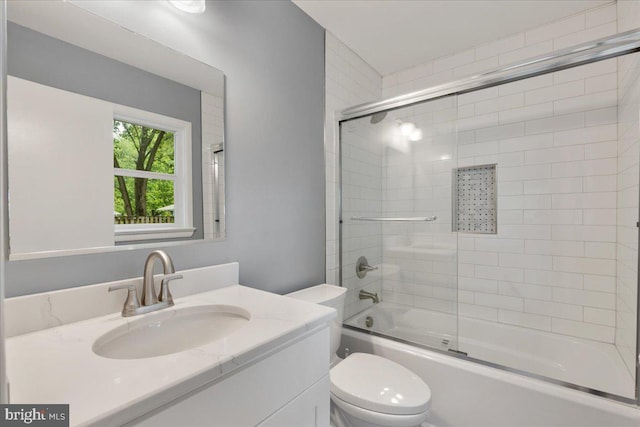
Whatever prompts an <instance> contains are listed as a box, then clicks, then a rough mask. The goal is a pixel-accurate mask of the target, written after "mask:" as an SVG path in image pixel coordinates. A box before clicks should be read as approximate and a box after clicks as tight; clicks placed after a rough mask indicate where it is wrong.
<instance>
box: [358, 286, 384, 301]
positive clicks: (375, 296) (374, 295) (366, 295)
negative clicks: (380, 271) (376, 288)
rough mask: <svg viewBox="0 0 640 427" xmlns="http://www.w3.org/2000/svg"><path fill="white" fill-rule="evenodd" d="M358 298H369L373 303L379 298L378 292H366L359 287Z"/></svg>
mask: <svg viewBox="0 0 640 427" xmlns="http://www.w3.org/2000/svg"><path fill="white" fill-rule="evenodd" d="M358 298H360V299H370V300H372V301H373V303H374V304H377V303H379V302H380V298H378V293H373V292H367V291H365V290H364V289H360V293H359V294H358Z"/></svg>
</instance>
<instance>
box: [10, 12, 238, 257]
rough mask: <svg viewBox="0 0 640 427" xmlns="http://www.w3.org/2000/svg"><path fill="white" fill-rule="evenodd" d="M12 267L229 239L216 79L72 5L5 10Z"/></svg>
mask: <svg viewBox="0 0 640 427" xmlns="http://www.w3.org/2000/svg"><path fill="white" fill-rule="evenodd" d="M7 14H8V21H9V22H8V40H7V43H8V79H7V80H8V82H7V122H8V152H9V153H8V159H9V167H8V169H9V171H8V173H9V180H8V185H9V240H10V256H9V259H10V260H21V259H33V258H43V257H51V256H63V255H76V254H86V253H95V252H104V251H114V250H123V249H130V248H132V247H140V245H144V244H146V245H152V246H163V245H167V244H179V243H175V242H185V241H194V240H219V239H223V238H224V237H225V220H224V207H225V203H224V202H225V191H224V183H225V179H224V175H225V170H224V166H225V162H224V141H223V139H224V74H223V73H222V72H221V71H220V70H217V69H215V68H213V67H211V66H209V65H206V64H204V63H202V62H199V61H197V60H195V59H193V58H189V57H187V56H185V55H184V54H182V53H179V52H176V51H174V50H171V49H170V48H167V47H165V46H162V45H160V44H159V43H157V42H154V41H152V40H149V39H147V38H145V37H143V36H140V35H139V34H136V33H134V32H132V31H130V30H127V29H125V28H123V27H121V26H119V25H116V24H114V23H112V22H110V21H107V20H105V19H103V18H101V17H98V16H96V15H93V14H91V13H89V12H87V11H85V10H84V9H83V8H81V7H79V6H77V5H74V4H73V3H71V2H8V7H7Z"/></svg>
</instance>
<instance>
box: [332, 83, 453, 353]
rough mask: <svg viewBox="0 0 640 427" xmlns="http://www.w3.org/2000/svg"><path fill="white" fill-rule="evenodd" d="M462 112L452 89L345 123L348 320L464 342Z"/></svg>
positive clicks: (398, 334)
mask: <svg viewBox="0 0 640 427" xmlns="http://www.w3.org/2000/svg"><path fill="white" fill-rule="evenodd" d="M456 120H457V97H456V96H449V97H445V98H440V99H436V100H432V101H428V102H422V103H419V104H415V105H411V106H408V107H404V108H400V109H396V110H391V111H387V112H382V113H376V114H373V115H370V116H366V117H361V118H357V119H353V120H349V121H344V122H342V123H341V125H340V132H341V171H342V193H341V203H342V215H341V242H342V246H341V278H342V285H343V286H345V287H347V288H348V294H347V295H348V297H347V306H346V310H345V318H346V319H347V321H346V322H345V323H346V324H347V325H351V326H354V327H357V328H360V329H364V330H368V331H372V332H374V333H379V334H382V335H385V336H392V337H394V338H395V339H399V340H403V341H408V342H411V343H414V344H418V345H422V346H428V347H432V348H437V349H443V350H455V349H457V329H458V326H457V325H458V321H457V310H458V304H457V238H456V233H454V232H453V231H452V214H453V208H452V206H453V203H452V197H453V191H452V190H453V188H452V185H453V179H452V178H453V175H452V172H453V170H454V169H455V168H456ZM362 257H364V259H363V258H362ZM363 262H364V263H365V265H363ZM376 295H377V296H376Z"/></svg>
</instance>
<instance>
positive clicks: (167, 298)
mask: <svg viewBox="0 0 640 427" xmlns="http://www.w3.org/2000/svg"><path fill="white" fill-rule="evenodd" d="M176 279H182V274H175V273H174V274H165V275H164V276H163V277H162V283H161V284H160V301H162V302H166V303H168V304H169V305H170V306H171V305H173V296H172V295H171V291H170V290H169V282H170V281H172V280H176Z"/></svg>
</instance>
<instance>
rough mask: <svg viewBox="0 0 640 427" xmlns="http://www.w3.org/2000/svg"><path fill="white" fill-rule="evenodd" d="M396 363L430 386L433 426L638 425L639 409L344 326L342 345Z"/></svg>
mask: <svg viewBox="0 0 640 427" xmlns="http://www.w3.org/2000/svg"><path fill="white" fill-rule="evenodd" d="M345 347H348V348H349V351H350V352H352V353H353V352H365V353H372V354H377V355H379V356H382V357H385V358H387V359H390V360H393V361H395V362H397V363H400V364H402V365H404V366H406V367H407V368H409V369H411V370H412V371H413V372H415V373H416V374H417V375H418V376H420V377H421V378H422V379H423V380H424V381H425V382H426V383H427V384H428V385H429V387H430V388H431V393H432V401H431V413H430V418H429V420H428V422H429V424H431V425H432V426H434V427H551V426H558V427H559V426H564V427H638V426H640V409H638V407H636V406H632V405H627V404H623V403H619V402H615V401H612V400H609V399H605V398H602V397H598V396H595V395H591V394H587V393H583V392H581V391H577V390H572V389H569V388H566V387H562V386H559V385H555V384H550V383H548V382H544V381H541V380H538V379H535V378H528V377H525V376H523V375H519V374H516V373H512V372H507V371H503V370H499V369H495V368H491V367H488V366H484V365H481V364H478V363H473V362H470V361H467V360H463V359H458V358H454V357H450V356H447V355H445V354H441V353H438V352H434V351H429V350H425V349H422V348H418V347H415V346H411V345H407V344H403V343H400V342H396V341H392V340H389V339H386V338H381V337H378V336H375V335H371V334H368V333H365V332H359V331H355V330H352V329H347V328H343V336H342V349H343V350H344V348H345Z"/></svg>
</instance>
